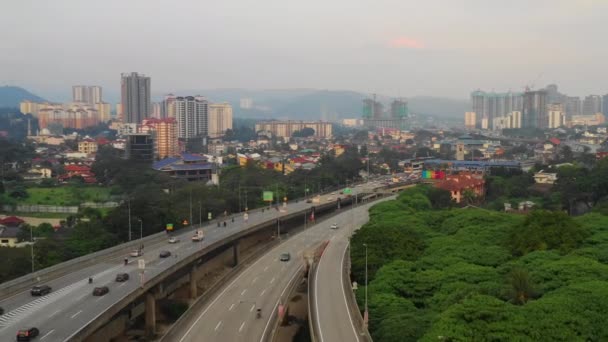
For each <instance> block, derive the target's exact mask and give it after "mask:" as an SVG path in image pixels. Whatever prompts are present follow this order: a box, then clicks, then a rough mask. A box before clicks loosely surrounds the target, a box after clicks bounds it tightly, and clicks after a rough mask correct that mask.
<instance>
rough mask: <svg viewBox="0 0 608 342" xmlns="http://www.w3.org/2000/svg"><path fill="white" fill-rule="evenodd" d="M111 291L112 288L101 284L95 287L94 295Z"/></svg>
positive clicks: (101, 294)
mask: <svg viewBox="0 0 608 342" xmlns="http://www.w3.org/2000/svg"><path fill="white" fill-rule="evenodd" d="M108 292H110V288H108V287H107V286H99V287H96V288H94V289H93V296H103V295H105V294H106V293H108Z"/></svg>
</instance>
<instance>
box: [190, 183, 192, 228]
mask: <svg viewBox="0 0 608 342" xmlns="http://www.w3.org/2000/svg"><path fill="white" fill-rule="evenodd" d="M189 222H190V224H191V225H192V189H190V221H189Z"/></svg>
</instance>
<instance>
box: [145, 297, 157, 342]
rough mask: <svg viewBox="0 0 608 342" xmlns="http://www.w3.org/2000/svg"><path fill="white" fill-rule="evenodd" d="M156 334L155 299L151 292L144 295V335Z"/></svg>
mask: <svg viewBox="0 0 608 342" xmlns="http://www.w3.org/2000/svg"><path fill="white" fill-rule="evenodd" d="M155 333H156V298H155V297H154V293H153V292H148V293H146V335H147V336H154V334H155Z"/></svg>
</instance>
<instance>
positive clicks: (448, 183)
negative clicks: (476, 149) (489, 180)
mask: <svg viewBox="0 0 608 342" xmlns="http://www.w3.org/2000/svg"><path fill="white" fill-rule="evenodd" d="M485 184H486V182H485V180H484V179H483V177H482V176H480V175H472V174H469V173H461V174H457V175H446V178H445V179H444V180H442V181H439V182H437V183H435V186H436V187H438V188H440V189H443V190H447V191H449V192H450V194H451V195H452V200H453V201H454V202H456V203H461V202H462V201H463V200H464V197H463V195H464V192H465V191H466V190H471V191H472V192H473V193H474V194H475V196H477V197H483V196H485V193H486V192H485Z"/></svg>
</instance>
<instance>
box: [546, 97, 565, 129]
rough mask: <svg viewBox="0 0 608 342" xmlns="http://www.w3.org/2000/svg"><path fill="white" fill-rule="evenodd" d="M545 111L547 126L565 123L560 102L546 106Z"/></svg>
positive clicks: (552, 126) (553, 126)
mask: <svg viewBox="0 0 608 342" xmlns="http://www.w3.org/2000/svg"><path fill="white" fill-rule="evenodd" d="M547 112H548V113H547V118H548V124H547V128H558V127H562V126H565V125H566V115H565V113H564V105H562V104H561V103H552V104H550V105H548V106H547Z"/></svg>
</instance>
